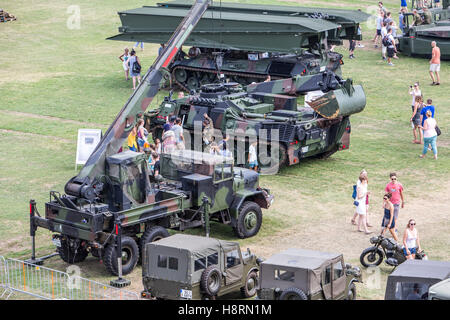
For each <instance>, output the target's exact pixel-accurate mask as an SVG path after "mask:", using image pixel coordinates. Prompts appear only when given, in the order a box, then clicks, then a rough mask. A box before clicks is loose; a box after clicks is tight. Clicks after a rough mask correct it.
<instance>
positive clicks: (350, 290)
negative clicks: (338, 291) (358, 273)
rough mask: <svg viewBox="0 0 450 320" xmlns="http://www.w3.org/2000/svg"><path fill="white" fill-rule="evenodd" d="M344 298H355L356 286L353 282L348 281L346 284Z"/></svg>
mask: <svg viewBox="0 0 450 320" xmlns="http://www.w3.org/2000/svg"><path fill="white" fill-rule="evenodd" d="M345 300H356V287H355V283H354V282H352V283H350V285H349V286H348V290H347V297H346V298H345Z"/></svg>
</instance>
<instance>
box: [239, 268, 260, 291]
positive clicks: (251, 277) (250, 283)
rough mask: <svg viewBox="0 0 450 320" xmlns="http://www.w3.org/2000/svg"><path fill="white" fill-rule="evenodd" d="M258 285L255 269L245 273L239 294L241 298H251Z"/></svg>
mask: <svg viewBox="0 0 450 320" xmlns="http://www.w3.org/2000/svg"><path fill="white" fill-rule="evenodd" d="M257 287H258V274H257V273H256V271H252V272H250V273H249V274H248V275H247V278H246V279H245V285H244V286H243V287H242V288H241V295H242V297H243V298H251V297H253V296H254V295H255V294H256V288H257Z"/></svg>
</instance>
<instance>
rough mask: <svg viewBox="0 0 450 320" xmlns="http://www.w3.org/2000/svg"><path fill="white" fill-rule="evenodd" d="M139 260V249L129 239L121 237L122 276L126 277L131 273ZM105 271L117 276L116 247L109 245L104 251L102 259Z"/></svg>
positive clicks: (131, 239)
mask: <svg viewBox="0 0 450 320" xmlns="http://www.w3.org/2000/svg"><path fill="white" fill-rule="evenodd" d="M138 259H139V248H138V245H137V243H136V241H134V239H133V238H131V237H122V274H123V275H126V274H129V273H130V272H131V271H133V269H134V267H135V266H136V264H137V261H138ZM103 261H104V263H105V267H106V270H108V272H109V273H111V274H113V275H115V276H117V275H118V274H119V271H118V266H117V254H116V246H115V245H113V244H109V245H108V246H106V249H105V256H104V259H103Z"/></svg>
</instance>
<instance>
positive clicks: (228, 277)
mask: <svg viewBox="0 0 450 320" xmlns="http://www.w3.org/2000/svg"><path fill="white" fill-rule="evenodd" d="M258 262H259V260H257V258H256V256H255V255H254V254H252V253H251V252H250V250H249V249H247V252H241V250H240V247H239V244H238V243H237V242H231V241H224V240H218V239H214V238H206V237H200V236H193V235H185V234H176V235H173V236H170V237H167V238H164V239H161V240H159V241H157V242H153V243H147V244H146V245H145V251H144V258H143V266H142V280H143V284H144V291H143V292H142V296H143V297H145V298H158V299H171V300H178V299H182V300H183V299H197V300H199V299H215V298H216V297H219V296H222V295H225V294H228V293H231V292H233V291H236V290H241V294H242V296H243V297H246V298H249V297H252V296H254V295H255V294H256V286H257V282H258V271H259V267H258Z"/></svg>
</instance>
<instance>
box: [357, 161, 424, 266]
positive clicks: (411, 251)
mask: <svg viewBox="0 0 450 320" xmlns="http://www.w3.org/2000/svg"><path fill="white" fill-rule="evenodd" d="M389 179H390V181H389V182H388V183H387V184H386V187H385V188H384V195H383V205H382V209H383V218H382V221H381V231H380V233H381V235H384V234H385V233H386V231H389V232H390V234H391V235H392V238H393V239H394V240H395V241H396V242H401V243H402V244H403V253H404V255H405V257H406V258H407V259H414V258H415V254H416V253H417V252H420V251H422V248H421V246H420V240H419V233H418V231H417V229H416V227H415V226H416V221H415V220H414V219H409V221H408V225H407V227H406V229H405V230H404V232H403V235H402V237H401V241H400V240H399V239H400V238H399V237H398V235H397V232H398V228H397V226H398V224H397V221H398V217H399V213H400V209H403V208H404V207H405V203H406V201H405V197H404V194H403V192H404V188H403V185H402V184H401V183H400V182H399V181H398V179H397V174H396V173H395V172H391V173H390V174H389ZM353 196H354V199H355V201H354V205H355V207H356V209H355V213H354V215H353V217H352V219H351V223H352V224H353V225H356V226H357V229H358V231H359V232H364V233H366V234H371V233H373V231H370V230H369V228H370V227H373V225H371V224H370V223H369V196H370V191H369V179H368V173H367V171H366V170H364V169H363V170H362V171H361V173H360V175H359V177H358V180H357V182H356V185H354V195H353ZM356 219H358V221H356Z"/></svg>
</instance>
